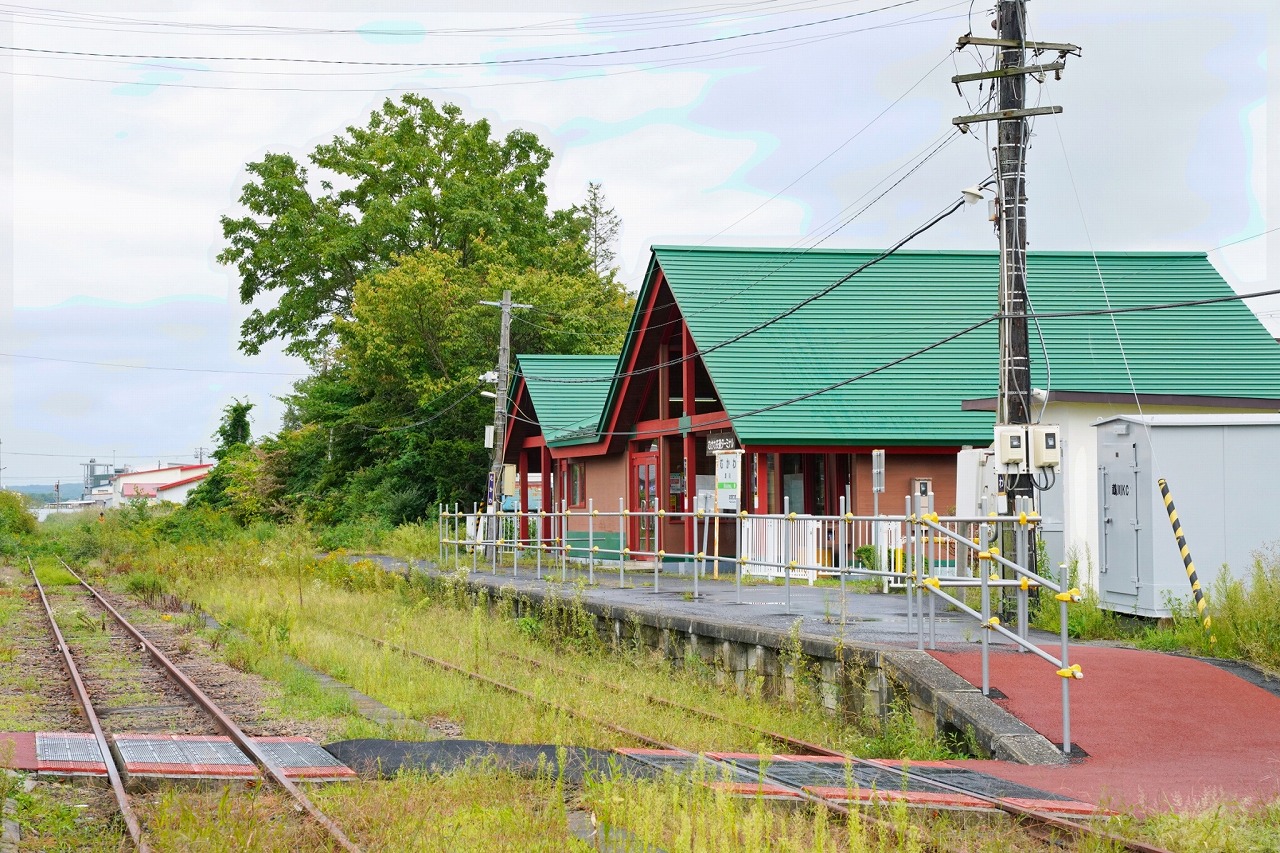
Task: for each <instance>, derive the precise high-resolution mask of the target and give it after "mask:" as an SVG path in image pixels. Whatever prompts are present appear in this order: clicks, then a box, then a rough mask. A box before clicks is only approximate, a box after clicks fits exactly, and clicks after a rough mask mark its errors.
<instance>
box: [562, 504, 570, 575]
mask: <svg viewBox="0 0 1280 853" xmlns="http://www.w3.org/2000/svg"><path fill="white" fill-rule="evenodd" d="M568 580H569V501H567V500H565V499H563V498H562V499H561V500H560V582H561V583H565V582H566V581H568Z"/></svg>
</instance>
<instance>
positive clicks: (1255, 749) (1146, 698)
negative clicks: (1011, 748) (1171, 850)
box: [933, 645, 1280, 809]
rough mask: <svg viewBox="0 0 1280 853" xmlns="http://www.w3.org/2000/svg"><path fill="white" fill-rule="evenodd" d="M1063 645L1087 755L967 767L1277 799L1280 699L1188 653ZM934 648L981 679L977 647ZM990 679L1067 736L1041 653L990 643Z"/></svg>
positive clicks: (1153, 797)
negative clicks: (1053, 763)
mask: <svg viewBox="0 0 1280 853" xmlns="http://www.w3.org/2000/svg"><path fill="white" fill-rule="evenodd" d="M1069 653H1070V660H1071V662H1072V663H1078V664H1080V666H1081V669H1082V671H1083V672H1084V678H1083V679H1079V680H1074V681H1073V683H1072V684H1071V731H1072V742H1073V743H1074V744H1076V745H1077V746H1079V747H1081V748H1083V749H1084V751H1085V753H1087V757H1086V758H1084V759H1082V760H1081V761H1079V762H1078V763H1073V764H1070V765H1068V766H1065V767H1029V766H1026V765H1014V764H1007V763H1005V762H985V761H973V762H963V764H964V765H965V766H970V767H973V768H975V769H981V770H983V771H984V772H988V773H997V774H999V775H1000V776H1002V777H1004V778H1007V779H1011V780H1014V781H1019V782H1023V783H1025V784H1028V785H1035V786H1043V787H1047V788H1052V789H1053V790H1056V791H1062V792H1064V793H1066V794H1070V795H1072V796H1076V797H1081V798H1084V799H1093V800H1094V801H1095V802H1101V803H1103V804H1114V805H1115V806H1117V807H1120V808H1128V807H1139V808H1143V807H1145V808H1155V809H1162V808H1170V807H1174V806H1179V805H1181V806H1183V807H1185V806H1186V805H1188V804H1192V803H1196V802H1199V801H1201V800H1203V799H1204V798H1205V797H1206V796H1207V795H1212V796H1214V797H1219V798H1220V797H1223V796H1225V797H1226V798H1227V799H1233V800H1242V801H1243V800H1254V799H1264V800H1270V799H1274V798H1276V797H1280V734H1277V733H1278V732H1280V697H1277V696H1275V695H1273V694H1272V693H1270V692H1269V691H1266V690H1263V689H1262V688H1260V687H1257V686H1255V685H1253V684H1250V683H1249V682H1247V681H1245V680H1244V679H1242V678H1239V677H1237V676H1235V675H1232V674H1231V673H1229V672H1226V671H1224V670H1223V669H1220V668H1219V667H1216V666H1213V665H1211V664H1209V663H1206V662H1204V661H1201V660H1197V659H1195V658H1187V657H1180V656H1175V655H1167V654H1160V653H1158V652H1147V651H1140V650H1137V649H1123V648H1107V647H1100V646H1088V645H1083V646H1071V648H1070V650H1069ZM933 654H934V657H936V658H937V659H938V660H939V661H941V662H942V663H944V664H946V665H947V666H948V667H949V668H951V669H952V670H953V671H954V672H956V673H957V674H958V675H960V676H961V677H963V678H964V679H966V680H967V681H968V682H969V683H970V684H974V685H980V684H981V683H982V659H981V656H980V655H979V654H978V652H977V651H976V650H964V651H938V652H934V653H933ZM991 686H992V687H994V688H996V689H998V690H1000V692H1001V693H1003V694H1005V695H1006V696H1007V697H1008V698H1007V699H997V700H996V703H997V704H999V705H1001V706H1002V707H1004V708H1005V709H1006V710H1008V711H1009V712H1010V713H1012V714H1013V715H1014V716H1016V717H1017V718H1018V719H1020V720H1022V721H1023V722H1025V723H1026V724H1027V725H1029V726H1031V727H1032V728H1033V729H1035V730H1036V731H1038V732H1039V733H1040V734H1042V735H1044V736H1045V737H1047V738H1048V739H1049V740H1051V741H1053V742H1054V743H1061V742H1062V698H1061V697H1062V684H1061V679H1060V678H1059V677H1058V676H1057V675H1056V674H1055V673H1054V672H1053V670H1052V668H1051V667H1050V666H1048V665H1047V664H1045V663H1044V661H1041V660H1039V659H1038V658H1035V657H1033V656H1032V655H1029V654H1018V653H1016V652H1008V651H999V652H995V653H993V654H992V655H991Z"/></svg>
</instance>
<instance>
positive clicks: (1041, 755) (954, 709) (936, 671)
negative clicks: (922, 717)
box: [384, 558, 1067, 765]
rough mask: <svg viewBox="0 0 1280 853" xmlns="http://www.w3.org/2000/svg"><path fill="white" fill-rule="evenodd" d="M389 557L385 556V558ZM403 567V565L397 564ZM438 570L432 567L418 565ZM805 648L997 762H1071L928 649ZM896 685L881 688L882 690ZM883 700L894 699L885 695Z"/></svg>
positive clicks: (520, 592)
mask: <svg viewBox="0 0 1280 853" xmlns="http://www.w3.org/2000/svg"><path fill="white" fill-rule="evenodd" d="M384 559H385V558H384ZM396 562H397V563H400V562H401V561H396ZM415 568H419V570H425V571H429V572H432V573H434V569H433V568H432V567H430V566H425V567H424V566H421V565H419V566H416V567H415ZM466 582H467V584H468V585H470V586H472V587H473V588H475V589H484V590H486V592H487V593H488V595H489V596H490V598H494V597H496V595H497V594H499V593H501V592H502V591H503V590H504V589H505V590H509V591H510V592H511V593H512V594H515V595H517V596H519V597H521V598H524V599H527V600H528V601H529V602H530V603H531V604H533V605H534V606H543V605H546V604H547V603H549V602H550V601H552V600H554V601H556V602H557V603H563V602H564V601H565V598H564V596H563V595H561V594H559V593H558V592H557V591H553V590H547V589H545V588H542V589H539V588H535V587H530V586H528V585H527V584H525V583H520V584H518V585H517V584H515V583H513V582H512V579H511V578H508V577H499V576H492V575H483V574H469V575H468V576H467V580H466ZM580 603H581V606H582V607H583V608H584V609H585V610H586V611H587V612H588V613H590V614H592V615H593V616H595V617H596V618H597V619H598V620H606V621H607V620H626V619H636V620H638V621H639V622H641V623H642V624H645V625H647V626H649V627H651V628H653V629H657V630H659V631H668V632H673V633H677V634H682V635H685V636H688V637H699V638H705V639H708V640H711V641H712V642H715V641H728V642H732V643H739V644H742V645H746V646H756V647H766V648H771V649H784V648H786V647H787V646H788V644H790V643H792V642H793V640H792V638H791V637H790V636H788V634H787V633H785V632H781V631H777V630H774V629H770V628H759V627H754V626H750V625H746V624H743V623H741V622H733V621H727V620H719V619H713V618H709V617H694V616H688V615H685V614H671V613H665V612H663V610H662V609H661V608H658V607H644V606H635V605H629V604H625V605H624V604H618V603H610V602H608V601H602V600H598V597H597V595H596V594H595V592H594V591H593V590H586V591H585V592H584V594H583V595H582V598H581V602H580ZM798 639H799V644H800V650H801V651H802V652H803V653H804V654H805V655H806V656H809V657H811V658H814V659H817V660H827V661H839V662H841V663H842V664H854V665H859V666H863V667H866V668H868V669H875V670H878V671H879V672H880V673H881V674H882V676H883V680H885V681H887V682H892V683H894V684H896V685H899V686H900V687H901V688H902V689H903V690H905V691H906V693H907V694H908V696H909V698H910V701H911V703H912V705H913V706H915V707H918V708H921V709H922V710H926V711H928V712H930V713H932V715H933V719H934V723H935V726H936V727H937V728H938V729H940V730H941V729H951V730H954V731H956V732H958V733H960V734H961V735H962V736H965V737H967V738H970V739H971V740H972V741H973V743H975V744H976V745H977V746H978V747H979V748H980V749H982V750H984V751H985V752H986V753H987V754H988V755H990V756H991V757H993V758H997V759H1001V760H1004V761H1010V762H1016V763H1019V764H1031V765H1061V764H1065V763H1067V761H1066V758H1065V757H1063V755H1062V754H1061V752H1059V751H1058V749H1057V748H1056V747H1055V746H1054V745H1053V744H1052V743H1051V742H1050V741H1049V740H1048V739H1047V738H1045V737H1044V736H1043V735H1041V734H1040V733H1038V732H1036V731H1035V730H1034V729H1032V728H1031V727H1030V726H1028V725H1026V724H1025V723H1023V722H1022V721H1021V720H1019V719H1018V718H1017V717H1015V716H1013V715H1012V714H1010V713H1009V712H1008V711H1006V710H1004V709H1003V708H1001V707H1000V706H999V705H997V704H995V702H993V701H992V700H991V699H990V698H988V697H986V696H983V695H982V692H981V691H980V690H979V689H978V688H976V687H974V686H973V685H972V684H970V683H969V682H968V681H966V680H965V679H964V678H962V677H960V676H959V675H957V674H956V673H954V672H952V671H951V670H950V669H948V668H947V667H946V666H945V665H944V664H942V663H941V662H939V661H938V660H936V659H935V658H933V657H932V656H930V655H929V654H928V653H926V652H921V651H917V650H914V649H901V648H895V647H891V646H884V645H878V644H871V643H865V642H857V641H847V642H845V641H841V640H840V639H838V638H830V637H821V636H813V635H806V634H804V633H803V632H802V633H801V634H800V635H799V637H798ZM886 689H887V690H889V691H891V690H892V685H890V684H885V685H882V686H881V691H880V692H881V693H882V694H883V693H885V691H886ZM880 698H881V700H882V702H883V700H885V699H886V698H888V697H887V696H884V695H882V696H881V697H880Z"/></svg>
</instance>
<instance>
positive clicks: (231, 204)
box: [0, 0, 1280, 484]
mask: <svg viewBox="0 0 1280 853" xmlns="http://www.w3.org/2000/svg"><path fill="white" fill-rule="evenodd" d="M1274 6H1275V4H1274V3H1273V2H1268V0H1253V2H1250V0H1215V2H1178V3H1169V2H1167V0H1159V2H1155V1H1154V0H1153V2H1141V0H1138V2H1127V3H1124V4H1118V3H1115V2H1102V0H1035V2H1032V3H1030V4H1029V16H1030V22H1029V25H1030V31H1031V33H1030V34H1031V36H1032V37H1033V38H1038V39H1041V40H1044V41H1068V42H1072V43H1075V44H1078V45H1081V46H1082V47H1083V49H1084V50H1083V56H1082V57H1081V58H1080V59H1072V60H1071V61H1070V62H1069V63H1068V67H1067V70H1066V72H1065V75H1064V77H1063V79H1062V80H1061V81H1054V80H1052V78H1050V79H1049V80H1048V81H1047V82H1046V83H1044V84H1043V86H1040V85H1036V84H1032V85H1031V87H1030V91H1029V97H1030V99H1031V100H1033V101H1035V102H1038V103H1041V104H1057V105H1061V106H1062V107H1063V108H1064V112H1063V113H1062V114H1061V115H1059V116H1056V117H1052V118H1044V119H1040V120H1038V121H1037V123H1036V125H1035V128H1034V132H1035V137H1034V139H1033V146H1032V149H1031V152H1030V155H1029V196H1030V204H1031V207H1030V226H1029V235H1030V241H1031V248H1032V249H1033V250H1034V249H1037V248H1039V249H1080V250H1088V249H1090V248H1093V249H1096V250H1099V251H1101V250H1157V249H1178V250H1195V251H1205V250H1209V249H1213V248H1215V247H1219V246H1223V245H1224V244H1227V243H1232V242H1234V241H1242V242H1238V243H1236V244H1235V245H1233V246H1229V247H1227V248H1223V249H1218V250H1216V251H1214V252H1212V253H1211V255H1210V257H1211V258H1212V260H1213V261H1214V263H1215V265H1216V266H1217V267H1218V269H1219V270H1220V271H1221V272H1222V273H1223V274H1224V275H1225V276H1226V277H1227V279H1228V280H1229V281H1230V282H1231V283H1232V285H1233V286H1234V287H1236V289H1237V290H1238V291H1240V292H1250V291H1255V290H1261V289H1264V288H1266V287H1267V286H1268V284H1267V282H1268V277H1267V256H1268V249H1270V252H1271V256H1272V258H1275V259H1280V232H1277V233H1276V234H1271V235H1267V236H1264V237H1260V238H1257V239H1247V238H1250V237H1252V236H1253V235H1257V234H1260V233H1262V232H1265V231H1266V230H1267V229H1268V228H1269V227H1275V226H1274V223H1276V222H1277V217H1276V211H1277V209H1280V179H1278V178H1276V177H1274V176H1273V177H1271V178H1270V179H1269V178H1268V175H1267V169H1266V165H1267V155H1268V154H1269V153H1273V154H1274V153H1277V152H1280V143H1277V142H1271V143H1268V137H1267V127H1268V124H1270V126H1271V127H1273V128H1274V127H1280V86H1277V84H1276V80H1277V74H1278V73H1280V72H1277V70H1276V69H1275V67H1274V63H1273V67H1272V68H1270V69H1268V61H1267V60H1268V56H1267V54H1268V50H1269V49H1274V48H1275V47H1276V46H1277V45H1278V44H1280V12H1277V11H1275V10H1274V8H1272V7H1274ZM459 7H466V8H468V9H471V10H478V11H468V12H465V13H460V12H457V11H455V10H456V9H457V8H459ZM971 8H972V18H970V16H969V11H970V9H971ZM107 9H109V10H110V12H109V15H110V16H109V17H108V16H104V13H103V11H102V10H107ZM328 10H332V11H328ZM990 19H991V7H990V6H987V7H986V8H982V3H974V4H973V5H972V7H971V4H970V3H969V2H968V1H967V0H965V2H950V0H908V2H903V0H846V2H833V0H780V2H774V3H760V2H729V0H725V2H720V3H713V2H702V3H698V2H696V0H664V2H654V0H649V2H620V1H619V0H613V2H608V3H604V2H600V0H596V2H558V3H543V2H539V0H525V2H520V3H514V2H488V3H486V2H483V0H479V2H470V3H459V2H456V0H454V2H448V3H444V2H417V3H412V4H409V3H400V4H393V3H380V2H359V0H357V1H356V2H344V3H334V2H327V3H323V2H322V3H307V4H285V3H271V2H253V3H244V2H217V3H132V2H127V0H126V2H120V3H115V4H110V5H104V4H101V3H88V2H79V0H57V6H56V7H53V6H51V7H34V6H21V7H19V6H11V5H6V4H0V46H3V48H4V49H3V50H0V113H2V114H3V115H4V116H6V117H7V119H8V123H7V131H8V132H7V133H5V134H2V135H0V181H3V182H4V183H5V184H6V186H5V187H4V189H5V194H6V196H7V197H8V198H9V199H10V200H11V205H10V206H9V208H8V209H7V210H5V211H4V214H5V216H7V217H9V218H10V220H9V222H7V223H0V226H2V227H0V253H3V255H4V256H5V257H4V259H3V260H2V261H0V279H2V280H0V311H2V316H0V334H2V335H3V338H2V341H3V342H2V344H0V353H3V355H0V393H2V394H3V400H2V405H3V408H2V409H0V411H2V412H3V414H2V416H0V442H2V444H0V465H3V468H4V470H3V471H0V477H2V478H3V482H4V483H5V484H22V483H52V482H53V481H54V479H56V478H61V479H62V480H63V481H64V482H66V481H68V480H69V481H71V482H73V483H78V481H79V477H80V468H79V463H80V462H83V461H86V460H87V459H88V458H89V457H90V456H94V457H96V458H97V459H99V460H100V461H103V460H111V459H113V458H114V459H115V460H116V461H117V462H121V463H128V464H132V465H135V466H151V465H153V464H154V463H156V462H162V461H163V462H191V461H194V456H193V454H194V453H195V451H196V448H197V447H200V446H204V447H209V446H210V445H211V444H212V440H211V437H210V436H211V433H212V432H213V430H214V428H215V427H216V425H217V422H218V419H219V413H220V411H221V409H222V407H223V406H225V405H226V404H227V403H228V402H230V400H231V399H232V398H237V397H238V398H241V399H245V398H247V399H249V400H251V401H252V402H253V403H255V404H256V406H257V408H255V410H254V434H255V435H260V434H263V433H270V432H274V431H275V430H276V429H278V427H279V416H280V411H281V406H280V404H279V403H278V402H277V401H276V400H275V398H274V397H275V395H280V394H284V393H287V392H288V390H289V386H290V383H291V382H292V381H293V378H295V377H293V376H291V374H299V373H302V372H304V366H303V365H302V364H301V363H299V362H297V361H296V360H293V359H289V358H286V357H284V356H282V355H281V354H279V352H278V351H273V352H266V353H264V354H263V355H260V356H257V357H254V358H247V357H244V356H242V355H240V354H239V353H238V351H237V343H238V340H239V324H240V321H241V320H242V319H243V317H244V314H245V311H246V309H245V308H244V307H243V306H241V305H240V304H239V300H238V297H237V289H238V279H237V278H236V276H235V274H234V271H233V270H229V269H226V268H223V267H220V266H219V265H218V264H217V262H216V260H215V256H216V255H217V253H218V252H219V251H220V249H221V248H222V246H223V243H222V237H221V229H220V226H219V224H218V218H219V216H221V215H224V214H231V215H238V213H239V209H238V207H237V203H236V198H237V196H238V194H239V191H240V187H241V186H242V185H243V184H244V182H245V180H246V174H245V171H244V165H245V163H247V162H250V161H253V160H257V159H260V158H261V157H262V156H263V155H264V154H266V153H267V152H269V151H271V152H290V153H293V154H294V155H295V156H297V157H298V158H299V159H303V158H304V157H305V155H306V154H307V153H308V152H309V151H310V150H311V149H312V148H313V147H314V146H315V145H316V144H318V143H321V142H325V141H328V140H330V139H331V138H332V137H333V136H334V135H335V134H336V133H339V132H341V131H342V130H343V129H344V128H345V127H347V126H348V125H352V124H363V123H364V122H365V121H366V120H367V117H368V114H369V113H370V112H371V111H372V110H373V109H375V108H376V107H377V106H378V105H379V104H380V103H381V102H382V100H383V99H385V98H387V97H395V96H397V95H398V94H400V93H402V92H406V91H416V92H420V93H423V94H426V95H428V96H430V97H432V98H433V99H436V100H437V101H448V102H453V103H456V104H458V105H459V106H460V107H461V108H462V109H463V111H464V113H465V114H466V116H467V117H468V118H469V119H473V120H474V119H477V118H480V117H484V118H487V119H489V121H490V122H491V123H492V124H493V125H494V127H495V129H496V130H497V131H498V132H501V133H505V132H507V131H509V130H511V129H514V128H517V127H520V128H525V129H527V130H530V131H533V132H535V133H537V134H538V135H539V136H540V137H541V139H542V141H543V143H544V144H546V145H547V146H548V147H550V148H551V149H552V151H554V153H555V161H554V165H553V167H552V170H551V172H550V174H549V176H548V181H547V184H548V191H549V194H550V197H551V202H552V205H553V207H565V206H568V205H570V204H573V203H575V202H577V201H580V200H581V199H582V197H583V196H584V194H585V193H586V189H587V183H588V182H589V181H598V182H600V183H602V184H603V186H604V190H605V193H606V195H607V197H608V200H609V202H610V203H611V204H612V205H613V206H614V208H615V209H616V211H617V213H618V215H619V216H620V217H621V219H622V222H623V231H622V236H621V242H620V245H619V247H618V257H619V262H620V266H621V274H622V276H623V278H624V279H625V280H626V281H627V282H628V284H629V285H630V286H632V287H635V286H636V285H638V284H639V280H640V277H641V275H642V274H643V271H644V267H645V264H646V262H647V260H648V248H649V246H651V245H652V244H655V243H688V244H701V243H714V244H723V245H744V244H751V245H774V246H788V247H789V246H802V245H804V246H808V245H814V244H817V243H819V241H821V245H823V246H827V247H849V248H880V247H883V246H885V245H887V244H889V243H891V242H893V241H894V240H896V239H897V238H898V237H900V236H902V235H904V234H906V233H907V232H909V231H911V230H912V229H913V228H915V227H916V226H918V225H919V224H921V223H922V222H923V221H924V220H925V219H926V218H928V217H929V216H930V215H931V214H932V213H933V212H935V211H936V210H938V209H939V208H940V207H942V206H943V205H944V204H946V203H948V202H949V201H951V200H952V199H954V198H956V195H957V192H958V190H959V189H960V188H962V187H965V186H969V185H971V184H974V183H976V182H977V181H979V180H981V179H982V178H984V177H985V176H986V175H987V173H988V171H989V169H990V167H989V164H988V144H987V143H986V142H985V141H984V139H983V135H982V134H981V133H978V134H976V135H969V136H959V135H956V138H955V139H954V140H952V141H951V142H950V143H949V144H946V145H944V146H943V147H942V148H941V149H940V150H939V151H938V152H937V153H936V154H935V155H934V156H932V157H931V158H929V159H928V160H927V162H925V163H924V164H923V165H921V166H920V167H919V168H918V169H917V170H916V171H914V172H912V173H911V174H910V175H909V176H908V177H906V178H905V179H904V180H902V181H901V183H899V184H898V185H897V186H894V187H893V188H892V189H890V190H889V191H888V192H887V193H886V194H885V195H884V196H883V198H881V199H880V200H879V201H877V202H876V203H875V204H874V205H872V206H870V207H866V205H867V204H868V203H869V202H871V201H872V200H873V199H875V198H876V197H877V196H878V195H879V194H880V193H881V192H882V191H884V190H885V189H886V188H887V187H889V186H890V185H891V184H893V183H894V182H895V181H897V180H898V178H900V177H902V175H903V174H904V173H905V172H906V171H907V170H909V169H911V168H912V167H913V166H915V165H916V164H917V163H919V161H920V160H921V159H922V158H923V156H924V155H926V154H927V153H928V152H930V151H932V150H933V149H934V148H935V147H937V146H938V145H939V144H941V143H944V142H945V141H946V139H947V137H946V136H945V134H947V133H948V131H949V130H950V128H951V118H952V117H953V116H957V115H963V114H967V113H970V112H978V111H980V105H979V103H978V102H979V99H980V98H981V97H982V94H981V93H979V92H978V90H977V89H976V86H975V85H969V86H966V88H965V91H964V93H963V95H962V94H961V93H959V92H957V90H956V87H955V86H953V85H952V84H951V83H950V78H951V76H953V75H955V74H956V73H962V72H967V71H972V70H976V69H977V68H978V67H979V61H980V59H985V60H987V61H989V60H990V57H989V55H988V56H983V57H980V56H979V54H977V53H976V51H974V50H973V49H970V50H969V51H968V52H967V53H958V54H957V53H954V52H953V48H954V46H955V42H956V38H957V37H958V36H960V35H962V34H964V33H965V32H966V31H967V30H968V29H969V26H970V20H971V21H972V27H973V31H974V32H975V34H978V35H990V34H992V32H991V29H990ZM764 31H769V32H764ZM661 45H677V46H668V47H662V48H660V49H651V48H657V46H661ZM42 51H52V52H42ZM85 54H117V55H119V54H124V56H113V57H103V56H88V55H85ZM583 54H595V55H594V56H583ZM143 55H145V56H156V57H202V58H199V59H170V58H157V59H145V58H141V57H142V56H143ZM566 55H568V58H559V59H550V60H546V61H536V62H523V61H522V62H511V60H526V59H531V58H538V57H565V56H566ZM222 57H261V58H265V59H268V60H273V61H247V60H239V61H226V60H225V59H222ZM286 58H289V59H312V60H330V61H333V63H332V64H320V63H304V62H281V61H278V60H282V59H286ZM379 62H381V63H406V64H407V65H406V66H379V65H373V64H352V63H379ZM344 63H346V64H344ZM426 63H431V64H432V65H430V66H425V65H422V64H426ZM446 63H455V64H454V65H445V64H446ZM415 64H418V67H413V66H414V65H415ZM966 99H967V100H966ZM1277 174H1280V170H1277ZM864 208H865V210H864ZM984 213H985V211H982V210H979V209H977V208H974V209H971V210H967V211H965V212H964V214H963V215H957V216H953V217H951V218H950V219H949V220H947V221H946V222H945V223H944V224H943V225H941V226H939V227H938V228H935V229H934V230H932V231H930V232H929V233H928V234H926V235H925V236H924V237H922V238H921V239H920V240H918V241H917V242H916V243H915V244H913V247H915V248H948V249H957V248H963V249H994V246H995V243H994V238H993V236H992V233H991V229H990V226H989V224H988V223H987V221H986V217H985V215H984ZM854 214H858V215H857V216H856V217H855V216H854ZM850 219H852V221H847V220H850ZM846 221H847V224H844V225H843V227H837V226H840V225H841V223H846ZM1275 264H1280V260H1277V261H1275ZM1278 280H1280V277H1273V278H1272V281H1271V285H1270V286H1272V287H1275V286H1278V285H1277V284H1276V282H1277V281H1278ZM993 299H994V294H993ZM1249 304H1250V305H1251V307H1253V308H1254V309H1255V311H1258V312H1260V314H1261V315H1262V316H1263V318H1264V321H1265V322H1266V323H1267V324H1268V325H1269V327H1270V328H1271V329H1273V330H1274V331H1275V332H1276V333H1277V334H1280V299H1271V300H1254V301H1251V302H1250V303H1249ZM49 359H63V360H64V361H57V360H49ZM72 362H105V363H109V364H111V365H118V366H101V365H98V364H90V363H72ZM175 368H181V369H175ZM220 371H221V372H220Z"/></svg>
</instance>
